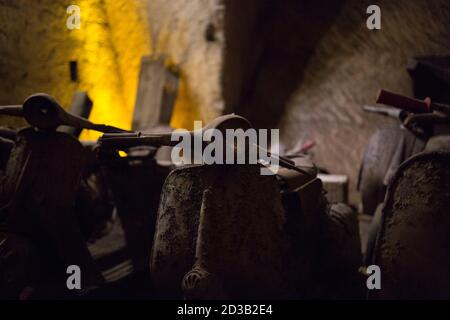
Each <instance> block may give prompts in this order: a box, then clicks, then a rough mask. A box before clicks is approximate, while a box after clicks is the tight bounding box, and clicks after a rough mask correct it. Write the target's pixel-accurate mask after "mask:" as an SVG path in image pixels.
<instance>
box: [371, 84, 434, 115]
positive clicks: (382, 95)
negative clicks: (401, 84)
mask: <svg viewBox="0 0 450 320" xmlns="http://www.w3.org/2000/svg"><path fill="white" fill-rule="evenodd" d="M377 103H382V104H386V105H389V106H392V107H395V108H398V109H402V110H405V111H409V112H413V113H427V112H431V101H430V100H429V99H427V100H425V101H422V100H418V99H413V98H409V97H405V96H402V95H399V94H396V93H392V92H389V91H386V90H383V89H381V90H380V92H379V93H378V98H377Z"/></svg>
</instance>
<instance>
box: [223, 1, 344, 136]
mask: <svg viewBox="0 0 450 320" xmlns="http://www.w3.org/2000/svg"><path fill="white" fill-rule="evenodd" d="M343 3H344V0H338V1H333V3H330V1H325V0H319V1H312V0H286V1H275V0H269V1H258V0H249V1H237V0H228V1H227V2H226V12H225V37H226V40H225V41H226V45H225V47H226V48H225V55H224V62H223V78H222V82H223V95H224V99H225V103H226V107H225V112H227V113H230V112H234V113H237V114H240V115H242V116H244V117H247V118H248V119H249V120H250V122H251V123H252V124H253V125H254V126H255V127H257V128H271V127H274V126H276V125H277V123H278V121H279V119H280V117H281V115H282V114H283V111H284V107H285V105H286V101H287V100H288V99H289V97H290V96H291V94H292V92H293V91H294V90H295V89H297V88H298V86H299V84H300V83H301V81H302V78H303V70H304V68H305V66H306V65H307V62H308V60H309V58H310V57H311V55H312V53H313V52H314V49H315V47H316V45H317V44H318V42H319V40H320V39H321V37H322V36H323V35H324V34H325V32H326V31H327V30H328V29H329V27H330V26H331V24H332V23H333V20H334V17H335V16H336V15H337V13H338V12H339V9H340V8H341V7H342V4H343Z"/></svg>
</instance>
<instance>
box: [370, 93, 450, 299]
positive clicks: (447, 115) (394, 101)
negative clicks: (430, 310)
mask: <svg viewBox="0 0 450 320" xmlns="http://www.w3.org/2000/svg"><path fill="white" fill-rule="evenodd" d="M378 101H379V102H380V103H384V104H387V105H390V106H393V107H396V108H400V109H402V110H403V111H402V113H403V120H402V123H403V124H404V126H405V127H406V128H409V129H410V130H412V131H415V132H417V133H418V134H420V135H421V136H422V137H424V141H425V142H424V147H423V148H422V149H423V150H422V151H420V152H418V153H415V154H413V155H411V156H409V157H407V159H406V160H404V161H402V163H401V164H400V165H399V166H398V167H397V168H395V169H394V170H393V172H392V174H391V177H390V178H389V182H388V186H387V191H386V196H385V198H384V201H383V202H382V203H381V204H380V205H378V207H377V209H376V213H375V216H374V220H373V221H372V226H371V228H372V230H371V234H370V235H369V241H368V244H367V250H366V256H365V265H372V264H375V265H378V266H379V267H380V269H381V272H382V290H374V291H370V293H369V297H370V298H373V299H419V298H420V299H423V298H449V297H450V291H449V289H448V288H450V286H449V283H450V273H449V272H448V263H449V262H450V256H449V255H448V243H450V239H449V236H448V228H449V225H450V220H449V218H448V208H449V207H450V196H449V193H448V190H450V166H449V164H450V161H449V160H450V148H449V147H450V136H448V135H445V134H442V133H445V132H448V131H447V130H448V129H449V128H450V106H447V105H443V104H438V103H432V102H431V101H430V100H429V99H426V100H425V101H420V100H416V99H411V98H407V97H403V96H400V95H396V94H392V93H389V92H386V91H382V92H381V94H380V96H379V98H378ZM398 147H399V148H401V146H398Z"/></svg>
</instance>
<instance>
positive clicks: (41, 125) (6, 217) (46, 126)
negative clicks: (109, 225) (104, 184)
mask: <svg viewBox="0 0 450 320" xmlns="http://www.w3.org/2000/svg"><path fill="white" fill-rule="evenodd" d="M0 112H1V113H2V114H7V115H12V116H21V117H24V118H25V119H26V120H27V122H28V123H29V124H30V127H27V128H25V129H22V130H20V131H18V132H17V136H16V139H15V144H14V147H13V148H12V150H11V154H10V157H9V159H8V163H7V165H6V169H5V174H4V177H3V183H2V185H3V189H2V192H1V199H0V200H1V201H0V203H1V209H0V218H1V241H0V281H1V285H0V288H1V295H2V296H3V297H9V298H27V297H29V296H30V295H34V296H38V297H39V296H40V297H45V296H47V295H50V296H53V297H54V294H56V293H59V294H62V296H64V295H67V294H68V295H70V292H69V291H68V288H67V287H66V278H67V274H66V269H67V267H68V266H70V265H76V266H78V267H79V268H80V269H81V270H83V277H82V278H81V284H82V288H83V290H88V289H89V288H93V287H96V286H99V285H101V284H102V283H104V278H103V276H102V274H101V273H100V270H99V269H98V268H97V266H96V264H95V263H94V261H93V259H92V257H91V255H90V252H89V251H88V248H87V246H86V243H85V239H84V237H83V234H82V232H81V229H80V224H79V221H78V220H77V217H76V215H75V212H74V203H75V197H76V194H77V191H78V187H79V183H80V180H81V178H82V174H83V170H84V167H85V164H86V162H87V158H88V156H87V151H86V149H85V148H84V147H83V146H82V145H81V143H80V142H79V141H78V140H77V139H76V138H75V137H73V136H72V135H71V134H67V133H63V132H57V131H56V128H57V127H59V126H60V125H67V126H73V127H76V128H89V129H93V130H99V131H102V132H124V130H121V129H119V128H115V127H111V126H105V125H97V124H93V123H91V122H89V121H88V120H86V119H84V118H80V117H76V116H73V115H71V114H69V113H66V112H65V111H64V110H63V109H62V108H61V107H60V106H59V104H58V103H57V102H56V101H55V100H54V99H53V98H52V97H50V96H48V95H46V94H35V95H32V96H30V97H29V98H27V99H26V100H25V102H24V104H23V105H22V106H4V107H2V108H1V109H0Z"/></svg>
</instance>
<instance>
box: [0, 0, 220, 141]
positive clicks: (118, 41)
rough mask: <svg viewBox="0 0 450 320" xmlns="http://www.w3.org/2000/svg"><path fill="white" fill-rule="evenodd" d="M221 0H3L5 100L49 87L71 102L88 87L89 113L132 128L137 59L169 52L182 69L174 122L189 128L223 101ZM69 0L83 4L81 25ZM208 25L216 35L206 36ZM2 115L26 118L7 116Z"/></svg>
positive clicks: (0, 49) (1, 82)
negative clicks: (73, 70) (70, 25)
mask: <svg viewBox="0 0 450 320" xmlns="http://www.w3.org/2000/svg"><path fill="white" fill-rule="evenodd" d="M216 3H218V2H217V1H209V0H193V1H190V2H189V5H187V3H186V2H185V1H180V0H169V1H167V0H164V1H163V0H154V1H153V0H152V1H148V0H76V1H69V0H41V1H35V0H33V1H30V0H0V41H1V42H0V43H2V45H1V46H0V104H20V103H21V102H22V101H23V100H24V99H25V98H26V97H27V96H28V95H30V94H31V93H34V92H47V93H49V94H51V95H53V96H55V97H56V99H57V100H58V101H60V102H61V104H63V105H64V106H65V107H67V105H68V104H69V103H70V101H71V97H72V94H73V93H74V92H75V91H76V90H85V91H87V92H88V94H89V95H90V97H91V98H92V100H93V101H94V108H93V112H92V114H91V120H93V121H97V122H103V123H108V124H111V125H116V126H121V127H124V128H129V127H130V124H131V116H132V112H133V108H134V103H135V98H136V92H137V80H138V72H139V65H140V60H141V57H142V56H143V55H148V54H151V55H154V56H156V57H157V56H160V55H164V56H165V57H166V58H167V59H166V60H167V63H168V64H171V65H177V67H178V68H179V70H180V74H181V85H180V91H179V93H178V96H179V98H178V99H177V102H176V106H175V111H174V112H175V114H174V118H173V121H172V122H173V125H175V126H177V127H179V126H183V127H188V128H190V127H192V124H193V120H194V118H195V119H196V120H200V119H204V120H208V119H212V118H214V117H215V116H217V115H218V114H219V113H220V110H221V108H222V102H221V101H222V99H221V90H220V82H219V79H220V77H219V73H220V66H221V62H220V61H221V60H220V59H221V50H222V49H221V48H222V47H221V43H222V42H223V41H221V38H223V37H222V36H221V25H220V23H221V19H220V12H221V11H220V6H218V5H216ZM72 4H75V5H78V6H79V7H80V9H81V28H80V29H79V30H77V29H75V30H69V29H67V27H66V20H67V18H68V14H67V12H66V9H67V7H68V6H69V5H72ZM218 8H219V9H218ZM210 24H212V25H214V28H215V31H216V32H215V40H214V41H207V40H205V32H206V29H207V27H208V25H210ZM152 46H153V47H152ZM71 60H76V61H77V63H78V74H79V80H78V81H71V79H70V72H69V62H70V61H71ZM0 122H1V123H2V124H7V123H9V124H23V122H20V121H17V120H11V119H10V118H6V117H3V118H1V119H0ZM97 136H98V133H95V132H89V131H84V132H83V134H82V138H85V139H94V138H96V137H97Z"/></svg>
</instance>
